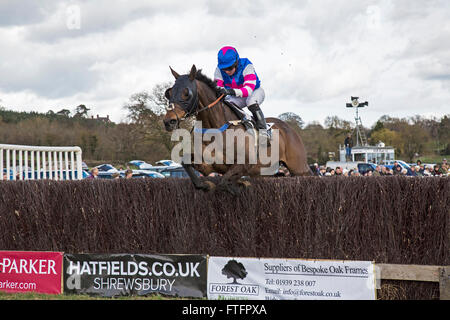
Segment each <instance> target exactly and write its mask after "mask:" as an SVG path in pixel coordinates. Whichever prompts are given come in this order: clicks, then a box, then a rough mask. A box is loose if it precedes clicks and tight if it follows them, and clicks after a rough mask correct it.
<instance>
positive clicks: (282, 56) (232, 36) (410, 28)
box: [0, 0, 450, 121]
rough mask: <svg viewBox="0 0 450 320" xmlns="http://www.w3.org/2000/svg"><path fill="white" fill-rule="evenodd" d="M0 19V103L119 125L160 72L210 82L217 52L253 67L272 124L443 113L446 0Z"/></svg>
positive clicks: (326, 0) (29, 9)
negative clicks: (358, 103)
mask: <svg viewBox="0 0 450 320" xmlns="http://www.w3.org/2000/svg"><path fill="white" fill-rule="evenodd" d="M20 8H21V9H20ZM24 8H26V10H24ZM20 10H22V11H20ZM77 10H78V11H77ZM0 12H1V13H0V17H1V15H2V14H4V15H5V17H6V16H7V17H8V18H5V19H3V20H2V19H0V21H1V22H0V39H1V42H2V50H1V51H0V74H2V75H7V76H3V77H2V78H1V79H0V92H1V93H2V97H1V98H2V100H3V102H2V103H3V105H8V104H9V105H14V106H17V107H19V106H22V107H23V108H26V104H28V103H30V101H31V100H32V101H35V102H36V103H40V102H42V103H43V104H46V105H64V106H67V105H70V104H73V105H75V106H76V105H78V104H80V103H84V104H87V105H88V106H89V107H91V108H93V109H95V110H99V111H98V113H102V112H105V113H113V112H114V114H110V116H111V118H112V119H113V120H115V121H119V120H120V119H121V117H122V113H123V112H121V107H122V105H123V103H124V102H126V101H127V99H128V97H129V96H130V95H131V94H133V93H136V92H139V91H142V90H151V88H152V87H153V86H154V85H156V84H157V83H161V82H165V81H173V78H172V76H171V74H170V72H169V68H168V67H169V65H170V66H172V67H173V68H174V69H175V70H177V71H178V72H179V73H184V72H187V71H188V70H189V69H190V67H191V66H192V64H196V66H197V67H198V68H201V69H203V71H204V73H205V74H207V75H209V76H210V77H212V75H213V72H214V69H215V66H216V63H217V61H216V59H217V57H216V54H217V51H218V50H219V48H220V47H222V46H224V45H232V46H235V47H236V48H237V49H238V51H239V53H240V55H241V56H242V57H247V58H249V59H250V60H251V61H252V62H253V63H254V65H255V68H256V71H257V73H258V75H259V77H260V78H261V81H262V85H263V87H264V89H265V91H266V101H265V102H264V104H263V106H262V107H263V110H264V112H265V113H266V114H267V115H271V116H277V115H278V114H279V113H282V112H279V111H281V109H283V110H284V112H287V111H291V112H297V113H298V114H299V115H301V116H302V118H304V120H307V121H309V119H311V120H310V121H312V120H314V119H315V120H319V121H320V120H323V119H324V118H325V117H326V116H327V115H334V114H336V115H338V116H342V117H345V119H347V120H351V121H353V113H351V112H348V110H346V109H345V103H346V102H348V99H349V97H350V96H351V95H358V96H361V97H362V98H363V99H366V100H368V101H369V102H370V105H369V108H367V110H364V112H366V113H368V114H369V113H370V114H371V121H376V119H377V115H379V116H381V115H383V114H388V113H390V112H394V111H393V110H395V112H397V111H398V114H408V113H414V114H420V113H421V112H422V111H424V110H425V108H426V110H427V112H428V111H431V110H435V112H436V113H437V114H443V113H445V107H447V108H448V102H447V101H450V93H449V90H448V89H449V75H450V61H449V59H450V51H449V50H450V43H449V42H448V41H447V39H449V38H450V25H449V19H448V16H449V15H450V5H449V2H448V1H445V0H435V1H427V2H410V1H403V0H400V1H395V2H394V1H388V0H381V1H375V0H373V1H372V0H360V1H347V0H346V1H343V0H337V1H336V0H335V1H331V0H320V1H282V2H278V3H274V2H273V1H268V0H260V1H255V2H253V1H252V2H242V1H231V0H230V1H227V2H217V1H214V2H213V1H206V0H195V1H190V2H185V3H180V2H179V1H175V0H172V1H162V0H161V1H159V0H158V1H151V2H149V1H144V0H136V1H132V2H129V1H122V0H116V1H110V0H109V1H108V0H99V1H95V2H93V1H87V0H78V1H77V0H72V1H69V0H67V1H59V2H55V1H43V2H37V1H24V0H20V1H7V2H6V4H5V3H4V2H2V4H0ZM4 12H7V13H8V15H6V13H4ZM20 12H22V13H21V14H20ZM77 13H79V19H78V20H77V16H76V15H77ZM74 15H75V16H74ZM77 23H79V25H77ZM78 27H79V28H78ZM430 95H432V97H431V98H430ZM21 96H23V98H20V97H21ZM430 100H431V101H432V106H429V105H428V102H429V101H430ZM89 104H91V105H89ZM34 105H36V104H34ZM424 106H426V107H424ZM59 109H61V108H59ZM59 109H58V110H59ZM447 112H448V111H447ZM324 115H325V116H324ZM379 116H378V117H379Z"/></svg>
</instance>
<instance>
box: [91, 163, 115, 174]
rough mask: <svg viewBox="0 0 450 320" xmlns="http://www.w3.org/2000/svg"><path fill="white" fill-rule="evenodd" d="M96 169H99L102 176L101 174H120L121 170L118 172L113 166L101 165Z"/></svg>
mask: <svg viewBox="0 0 450 320" xmlns="http://www.w3.org/2000/svg"><path fill="white" fill-rule="evenodd" d="M96 168H98V172H99V174H100V172H109V173H114V172H119V170H117V169H116V168H115V167H114V166H113V165H111V164H101V165H98V166H96Z"/></svg>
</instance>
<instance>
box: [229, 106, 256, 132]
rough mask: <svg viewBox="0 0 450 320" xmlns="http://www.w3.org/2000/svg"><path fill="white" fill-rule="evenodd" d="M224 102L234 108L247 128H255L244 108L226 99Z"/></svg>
mask: <svg viewBox="0 0 450 320" xmlns="http://www.w3.org/2000/svg"><path fill="white" fill-rule="evenodd" d="M224 102H225V104H227V105H228V106H229V107H230V109H231V110H233V112H234V114H235V115H237V116H238V118H239V120H241V122H242V124H243V125H244V127H245V130H251V129H253V125H252V121H251V120H250V119H249V118H248V117H247V115H246V114H245V112H243V110H241V109H240V108H239V107H238V106H237V105H235V104H234V103H233V102H231V101H227V100H224Z"/></svg>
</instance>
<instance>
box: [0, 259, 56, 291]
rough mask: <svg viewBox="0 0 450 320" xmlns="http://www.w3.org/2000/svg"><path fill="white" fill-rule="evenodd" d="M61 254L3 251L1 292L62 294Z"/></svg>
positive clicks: (0, 261) (0, 263) (0, 279)
mask: <svg viewBox="0 0 450 320" xmlns="http://www.w3.org/2000/svg"><path fill="white" fill-rule="evenodd" d="M62 261H63V253H62V252H37V251H0V291H4V292H10V293H12V292H30V291H31V292H38V293H50V294H60V293H62Z"/></svg>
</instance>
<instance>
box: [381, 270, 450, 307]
mask: <svg viewBox="0 0 450 320" xmlns="http://www.w3.org/2000/svg"><path fill="white" fill-rule="evenodd" d="M376 266H377V267H378V268H379V271H380V275H379V277H380V279H382V280H405V281H428V282H439V297H440V299H441V300H450V266H425V265H407V264H384V263H380V264H376Z"/></svg>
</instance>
